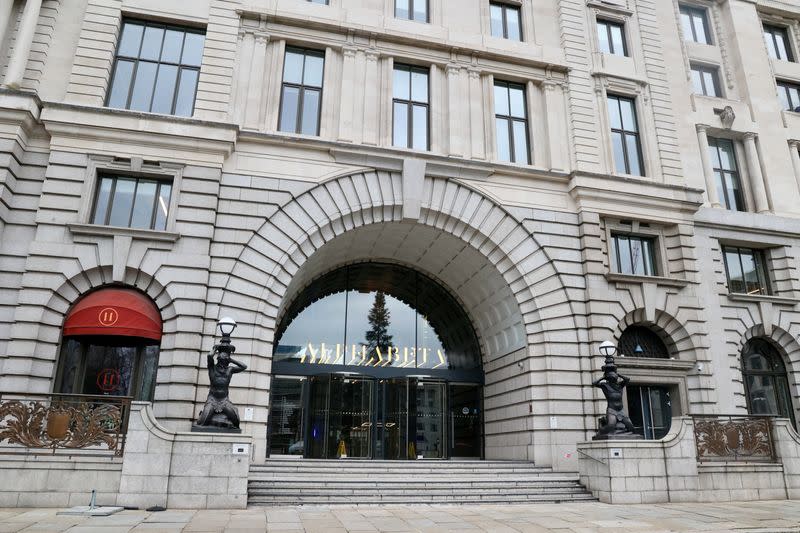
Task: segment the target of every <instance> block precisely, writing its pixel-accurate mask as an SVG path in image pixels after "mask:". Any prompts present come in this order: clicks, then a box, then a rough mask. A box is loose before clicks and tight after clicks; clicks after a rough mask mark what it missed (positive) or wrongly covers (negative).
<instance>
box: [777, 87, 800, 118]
mask: <svg viewBox="0 0 800 533" xmlns="http://www.w3.org/2000/svg"><path fill="white" fill-rule="evenodd" d="M778 98H780V99H781V105H782V106H783V108H784V109H785V110H786V111H795V112H800V85H797V84H796V83H791V82H788V81H778Z"/></svg>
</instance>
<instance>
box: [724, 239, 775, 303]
mask: <svg viewBox="0 0 800 533" xmlns="http://www.w3.org/2000/svg"><path fill="white" fill-rule="evenodd" d="M734 250H735V252H734ZM721 251H722V262H723V263H724V264H725V280H726V285H727V288H728V294H744V295H747V296H772V295H773V288H772V281H771V278H770V275H769V267H768V265H769V262H768V257H767V253H766V252H767V249H765V248H750V247H746V246H739V245H736V244H724V243H723V244H721ZM743 251H744V252H748V253H749V254H750V255H751V256H752V258H753V263H754V264H755V266H756V277H757V278H758V283H759V285H761V287H760V288H759V292H750V291H748V290H747V285H748V282H747V281H746V280H745V279H744V263H743V262H742V252H743ZM728 253H735V255H736V257H737V258H738V259H739V269H740V271H741V272H742V283H744V291H734V290H733V289H732V288H731V270H730V266H729V264H728Z"/></svg>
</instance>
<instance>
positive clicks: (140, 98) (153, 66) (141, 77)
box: [129, 61, 158, 111]
mask: <svg viewBox="0 0 800 533" xmlns="http://www.w3.org/2000/svg"><path fill="white" fill-rule="evenodd" d="M157 70H158V63H148V62H145V61H140V62H139V66H138V67H137V69H136V80H135V81H134V82H133V94H132V96H131V105H130V107H129V109H134V110H136V111H150V100H151V98H152V96H153V84H154V83H155V79H156V71H157Z"/></svg>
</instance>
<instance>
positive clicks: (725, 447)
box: [692, 415, 776, 462]
mask: <svg viewBox="0 0 800 533" xmlns="http://www.w3.org/2000/svg"><path fill="white" fill-rule="evenodd" d="M692 419H693V420H694V440H695V445H696V447H697V460H698V461H699V462H706V461H740V462H752V461H760V462H774V461H775V460H776V459H775V443H774V442H773V440H772V417H769V416H740V415H692Z"/></svg>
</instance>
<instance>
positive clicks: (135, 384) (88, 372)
mask: <svg viewBox="0 0 800 533" xmlns="http://www.w3.org/2000/svg"><path fill="white" fill-rule="evenodd" d="M160 343H161V314H160V313H159V311H158V308H157V307H156V306H155V304H154V303H153V302H152V301H151V300H150V299H149V298H148V297H146V296H145V295H143V294H141V293H139V292H137V291H135V290H132V289H123V288H106V289H100V290H98V291H95V292H92V293H90V294H89V295H87V296H85V297H83V298H81V299H80V300H79V301H78V303H76V304H75V305H74V306H73V307H72V309H70V312H69V314H68V315H67V318H66V320H65V321H64V330H63V340H62V343H61V359H60V364H59V369H58V374H57V376H56V386H55V389H54V391H55V392H58V393H65V394H93V395H109V396H133V397H134V398H135V399H137V400H152V399H153V392H154V390H155V381H156V380H155V378H156V370H157V368H158V352H159V347H160Z"/></svg>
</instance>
